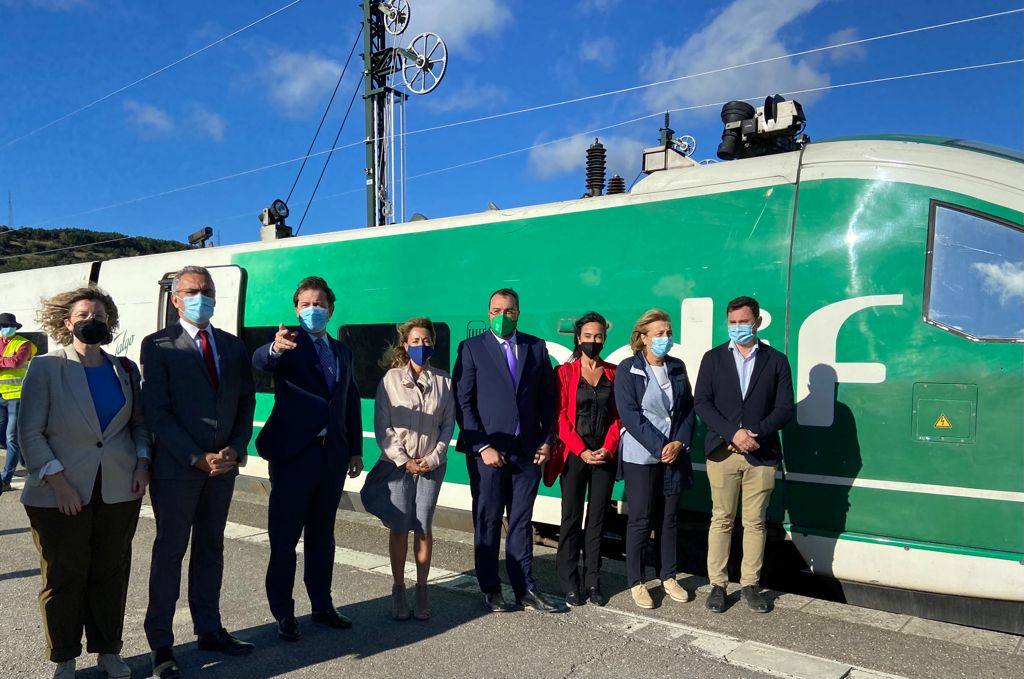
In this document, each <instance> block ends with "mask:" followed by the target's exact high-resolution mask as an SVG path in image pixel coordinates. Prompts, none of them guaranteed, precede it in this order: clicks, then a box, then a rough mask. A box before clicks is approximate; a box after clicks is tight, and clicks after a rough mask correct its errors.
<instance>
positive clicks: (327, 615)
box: [310, 608, 352, 629]
mask: <svg viewBox="0 0 1024 679" xmlns="http://www.w3.org/2000/svg"><path fill="white" fill-rule="evenodd" d="M310 618H311V619H312V620H313V622H315V623H316V624H318V625H323V626H325V627H331V628H333V629H351V628H352V621H351V620H349V619H348V618H346V617H345V616H344V615H342V614H341V613H339V612H338V611H336V610H334V609H333V608H328V609H327V610H326V611H313V615H311V616H310Z"/></svg>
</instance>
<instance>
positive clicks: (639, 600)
mask: <svg viewBox="0 0 1024 679" xmlns="http://www.w3.org/2000/svg"><path fill="white" fill-rule="evenodd" d="M629 593H630V594H632V595H633V603H635V604H636V605H637V606H639V607H640V608H654V600H653V599H651V593H650V592H648V591H647V588H646V587H644V585H643V583H640V584H639V585H634V586H633V588H632V589H630V590H629Z"/></svg>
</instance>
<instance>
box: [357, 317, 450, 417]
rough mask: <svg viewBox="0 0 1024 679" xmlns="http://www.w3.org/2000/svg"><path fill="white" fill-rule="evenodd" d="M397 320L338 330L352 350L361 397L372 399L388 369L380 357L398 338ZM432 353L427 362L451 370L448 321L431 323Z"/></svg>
mask: <svg viewBox="0 0 1024 679" xmlns="http://www.w3.org/2000/svg"><path fill="white" fill-rule="evenodd" d="M396 325H398V324H397V323H370V324H365V325H343V326H341V328H340V329H339V330H338V339H339V340H341V341H342V342H344V343H345V344H346V345H347V346H348V348H349V349H351V350H352V355H353V360H354V362H355V373H356V387H357V388H358V389H359V395H360V396H361V397H363V398H373V397H374V396H375V395H376V393H377V385H378V384H380V381H381V379H383V377H384V373H385V372H387V369H386V368H384V367H382V366H381V364H380V363H381V359H383V358H384V353H385V352H386V351H387V350H388V347H390V346H391V344H392V343H393V342H395V340H396V339H397V336H398V334H397V332H396V331H395V326H396ZM434 334H435V335H436V336H437V337H436V340H435V342H434V356H433V358H431V359H430V364H431V365H433V366H434V367H435V368H438V369H439V370H444V371H446V372H450V357H451V330H450V329H449V327H448V324H447V323H438V322H436V321H435V322H434Z"/></svg>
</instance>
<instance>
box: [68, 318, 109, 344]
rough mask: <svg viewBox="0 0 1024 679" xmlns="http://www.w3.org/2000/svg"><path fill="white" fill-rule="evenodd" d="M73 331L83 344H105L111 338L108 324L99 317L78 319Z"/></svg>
mask: <svg viewBox="0 0 1024 679" xmlns="http://www.w3.org/2000/svg"><path fill="white" fill-rule="evenodd" d="M71 332H72V333H73V334H74V335H75V337H77V338H78V340H79V341H80V342H82V343H83V344H103V343H104V342H106V341H107V339H109V338H110V329H109V328H108V327H107V324H106V323H104V322H103V321H101V320H99V319H97V318H89V319H87V320H84V321H78V322H77V323H75V326H74V329H73V330H72V331H71Z"/></svg>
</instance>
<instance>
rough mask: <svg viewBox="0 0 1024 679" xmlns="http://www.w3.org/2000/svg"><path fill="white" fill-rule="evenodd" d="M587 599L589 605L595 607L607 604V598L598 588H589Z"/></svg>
mask: <svg viewBox="0 0 1024 679" xmlns="http://www.w3.org/2000/svg"><path fill="white" fill-rule="evenodd" d="M587 598H588V599H590V603H592V604H594V605H595V606H604V605H605V604H607V603H608V597H606V596H605V595H604V594H603V593H602V592H601V588H600V587H591V588H590V589H588V590H587Z"/></svg>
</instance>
